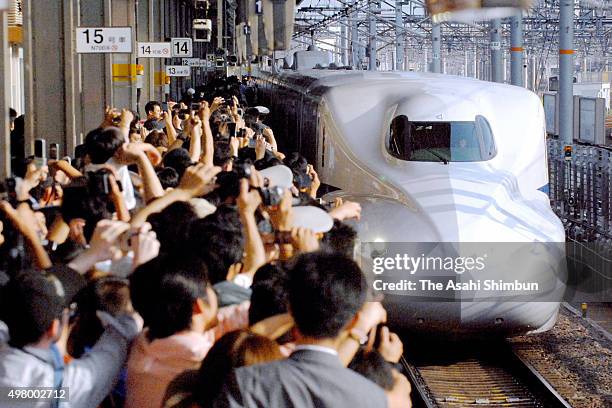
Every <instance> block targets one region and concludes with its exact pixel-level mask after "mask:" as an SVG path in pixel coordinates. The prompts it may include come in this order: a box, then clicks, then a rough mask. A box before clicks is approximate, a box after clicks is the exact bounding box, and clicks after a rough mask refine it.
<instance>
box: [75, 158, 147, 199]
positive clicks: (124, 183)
mask: <svg viewBox="0 0 612 408" xmlns="http://www.w3.org/2000/svg"><path fill="white" fill-rule="evenodd" d="M106 164H108V165H110V166H112V167H113V169H115V171H116V172H117V177H119V181H120V182H121V187H122V188H123V199H124V200H125V205H126V207H127V209H128V210H132V209H134V207H136V197H135V196H134V185H133V184H132V179H131V178H130V172H129V170H128V168H127V166H124V165H121V164H119V163H117V161H116V160H115V158H113V157H111V158H110V159H108V161H107V162H106ZM102 166H103V165H102V164H89V165H87V166H86V167H85V171H98V170H100V169H101V168H102Z"/></svg>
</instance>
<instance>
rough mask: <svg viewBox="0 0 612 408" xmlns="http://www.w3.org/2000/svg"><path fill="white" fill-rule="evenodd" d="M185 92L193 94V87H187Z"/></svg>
mask: <svg viewBox="0 0 612 408" xmlns="http://www.w3.org/2000/svg"><path fill="white" fill-rule="evenodd" d="M187 93H188V94H189V95H193V94H195V89H193V88H189V89H187Z"/></svg>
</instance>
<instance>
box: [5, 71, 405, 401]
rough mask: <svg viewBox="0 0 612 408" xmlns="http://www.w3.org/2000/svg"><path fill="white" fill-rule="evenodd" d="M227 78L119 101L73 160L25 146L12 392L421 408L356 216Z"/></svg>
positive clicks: (16, 214)
mask: <svg viewBox="0 0 612 408" xmlns="http://www.w3.org/2000/svg"><path fill="white" fill-rule="evenodd" d="M245 84H246V82H245ZM222 85H224V86H223V87H222V88H223V92H221V93H219V92H217V93H216V94H215V90H214V89H213V90H212V91H210V92H200V93H199V94H198V95H197V96H196V92H195V90H189V92H186V93H185V95H186V96H185V98H184V99H183V100H181V101H179V102H177V103H173V102H168V103H159V102H155V101H151V102H149V103H147V104H146V107H145V110H146V117H144V115H143V118H139V117H138V115H136V114H135V113H133V112H131V111H130V110H127V109H122V110H118V109H114V108H111V107H109V108H107V109H106V111H105V112H100V115H101V116H102V122H101V124H100V126H99V127H98V128H97V129H94V130H92V131H91V132H89V133H88V134H87V135H86V137H85V139H84V143H83V144H82V145H80V146H78V147H77V149H76V151H75V152H74V155H73V156H71V157H66V158H63V159H60V160H49V161H48V162H47V163H46V164H44V163H41V162H40V160H38V159H37V158H36V157H22V156H21V157H20V156H19V154H18V153H15V152H19V151H21V152H23V146H21V148H18V147H16V148H15V149H13V153H14V154H13V156H14V157H13V161H12V164H13V166H12V171H13V177H11V178H10V179H7V180H6V182H5V183H4V184H3V185H2V188H1V189H0V192H1V194H2V196H1V197H2V199H1V201H0V263H1V265H0V291H1V292H0V389H2V390H3V392H4V391H6V390H18V389H22V388H23V387H33V388H32V389H40V388H41V387H46V389H49V390H53V391H55V393H54V396H55V397H57V398H52V399H47V400H43V399H42V397H41V399H36V398H34V397H32V396H31V395H30V398H34V399H31V400H30V401H31V405H30V406H40V407H43V406H45V407H48V406H52V407H126V408H143V407H262V408H263V407H265V408H271V407H299V408H307V407H333V408H337V407H351V408H353V407H367V408H375V407H402V408H405V407H409V406H411V402H410V384H409V382H408V380H407V379H406V377H405V376H404V375H403V374H402V373H401V366H399V365H398V362H399V360H400V358H401V356H402V353H403V345H402V342H401V341H400V339H399V337H398V336H397V335H396V334H395V333H392V332H390V331H389V329H388V327H386V326H385V322H386V311H385V309H384V308H383V306H382V305H381V303H380V302H378V301H376V299H375V298H374V297H373V295H372V294H371V293H370V292H369V290H368V285H367V283H366V278H365V275H364V274H363V272H362V271H361V270H360V268H359V266H358V265H357V264H356V263H355V261H354V260H353V259H352V258H353V253H354V246H355V242H356V232H355V230H354V229H353V228H352V227H351V226H350V225H349V224H348V223H347V221H348V220H350V219H358V218H359V216H360V211H361V209H360V207H359V205H358V204H357V203H353V202H342V201H341V200H335V201H334V202H324V201H322V200H321V199H320V198H319V194H318V193H319V191H318V190H319V188H320V186H321V182H320V180H319V178H318V175H317V172H316V171H315V169H314V168H313V166H312V164H311V163H308V162H307V160H306V159H305V158H304V157H303V156H302V155H300V154H299V153H295V152H284V153H283V152H280V151H279V150H278V144H277V141H276V139H275V136H274V132H273V129H272V128H271V127H270V126H268V125H266V124H265V123H266V117H267V115H269V114H270V111H269V109H267V108H266V107H264V106H248V105H247V104H248V103H250V102H249V101H248V99H249V98H247V97H245V87H244V84H241V83H239V82H238V81H235V82H233V83H232V82H222ZM234 85H235V86H234ZM216 89H219V88H216ZM272 114H273V112H272ZM13 142H15V140H13ZM17 142H18V141H17ZM12 395H13V397H12V398H16V399H18V398H20V395H22V394H19V393H13V394H12ZM7 398H9V397H7V396H1V397H0V406H4V405H2V404H3V402H2V401H9V400H8V399H7ZM7 406H12V405H10V404H9V405H7Z"/></svg>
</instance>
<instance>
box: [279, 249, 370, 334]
mask: <svg viewBox="0 0 612 408" xmlns="http://www.w3.org/2000/svg"><path fill="white" fill-rule="evenodd" d="M288 274H289V282H288V285H287V286H288V296H289V308H290V310H291V314H292V316H293V318H294V320H295V324H296V327H297V329H298V331H299V332H300V334H301V335H302V336H304V337H309V338H314V339H333V338H336V337H338V336H339V335H340V333H341V332H342V331H343V330H346V329H348V328H349V325H350V324H351V323H353V322H354V320H355V317H356V315H357V312H358V311H359V310H360V309H361V307H362V306H363V304H364V303H365V300H366V293H367V284H366V278H365V276H364V274H363V273H362V272H361V270H360V269H359V266H358V265H357V264H356V263H355V262H353V261H352V260H350V259H348V258H346V257H344V256H341V255H338V254H330V253H324V252H312V253H308V254H303V255H300V256H299V257H298V258H297V259H296V260H295V262H294V264H293V265H292V266H291V268H290V270H289V272H288Z"/></svg>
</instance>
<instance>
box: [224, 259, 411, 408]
mask: <svg viewBox="0 0 612 408" xmlns="http://www.w3.org/2000/svg"><path fill="white" fill-rule="evenodd" d="M288 275H289V283H288V298H289V307H290V310H291V314H292V316H293V319H294V321H295V328H294V336H295V339H296V344H297V346H296V348H295V351H294V352H293V353H292V354H291V356H290V357H289V358H288V359H285V360H280V361H275V362H272V363H267V364H259V365H254V366H249V367H241V368H238V369H237V370H235V372H234V373H233V374H232V375H231V376H230V377H229V379H228V381H227V383H226V384H225V386H224V389H223V391H222V392H221V395H220V397H219V398H218V399H217V400H216V401H215V404H214V406H215V407H217V408H220V407H231V408H238V407H249V408H252V407H253V408H254V407H258V408H269V407H279V408H281V407H299V408H308V407H313V408H315V407H316V408H325V407H329V408H343V407H346V408H357V407H364V408H378V407H380V408H384V407H387V406H388V407H404V408H405V407H410V406H411V402H410V384H409V383H408V380H406V378H405V377H404V376H403V375H401V374H399V373H398V372H395V375H394V377H395V386H394V387H393V389H392V390H390V391H387V392H385V391H384V390H383V389H382V388H380V387H379V386H378V385H376V384H374V383H373V382H371V381H370V380H368V379H366V378H365V377H362V376H361V375H359V374H357V373H356V372H354V371H352V370H350V369H348V368H345V367H344V366H343V365H342V363H341V361H340V359H339V358H338V350H339V348H344V347H346V344H347V342H346V339H347V338H350V339H353V340H354V344H355V346H356V347H355V350H357V348H358V346H359V344H363V343H364V342H365V341H366V340H367V333H369V332H370V331H371V329H373V328H374V327H376V326H377V325H378V324H379V323H381V322H382V321H384V320H385V319H386V313H385V311H384V309H383V308H382V306H381V305H380V303H375V302H367V303H366V302H365V300H366V293H367V283H366V278H365V276H364V274H363V273H362V272H361V270H360V269H359V266H357V264H355V263H354V262H353V261H352V260H350V259H348V258H345V257H343V256H341V255H338V254H328V253H323V252H315V253H309V254H304V255H301V256H300V257H298V258H297V260H296V261H295V264H294V265H293V267H292V268H291V270H290V271H289V273H288Z"/></svg>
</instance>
